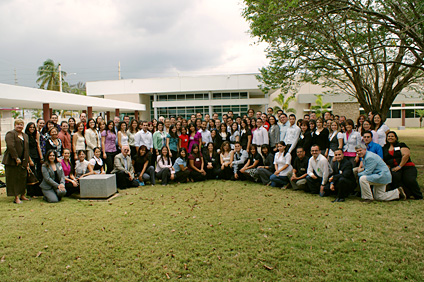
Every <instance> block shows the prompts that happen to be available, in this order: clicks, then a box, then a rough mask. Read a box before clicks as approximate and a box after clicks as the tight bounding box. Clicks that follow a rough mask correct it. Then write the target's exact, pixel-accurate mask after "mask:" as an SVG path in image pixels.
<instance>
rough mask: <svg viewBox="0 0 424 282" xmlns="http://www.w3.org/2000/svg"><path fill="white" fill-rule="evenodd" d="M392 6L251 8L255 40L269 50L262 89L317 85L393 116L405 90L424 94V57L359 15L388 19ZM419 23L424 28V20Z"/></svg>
mask: <svg viewBox="0 0 424 282" xmlns="http://www.w3.org/2000/svg"><path fill="white" fill-rule="evenodd" d="M385 1H386V0H384V1H383V0H374V1H371V0H370V1H359V0H358V1H343V0H342V1H333V0H326V1H318V0H315V1H314V0H312V1H306V0H304V1H301V0H299V1H279V0H270V1H261V0H245V1H244V2H245V4H246V7H245V9H244V13H243V15H244V17H245V18H246V20H247V21H248V22H249V23H250V30H251V34H252V36H254V37H256V38H257V39H258V40H259V41H262V42H266V43H268V48H267V57H268V59H269V61H270V63H269V65H268V66H267V67H264V68H262V69H261V75H260V76H259V79H260V80H261V81H262V83H263V85H262V88H263V89H264V90H267V89H272V88H280V87H281V88H283V89H288V88H292V87H294V86H295V85H296V83H299V82H310V83H313V84H320V85H322V86H324V87H329V88H330V89H332V90H333V91H332V92H333V93H345V94H348V95H350V96H352V97H354V98H355V99H356V100H358V102H359V103H360V104H361V106H362V107H363V108H364V109H365V111H366V112H368V111H371V110H377V111H379V112H381V113H387V112H388V110H389V108H390V106H391V105H392V103H393V101H394V99H395V98H396V96H397V95H398V94H399V93H400V92H401V91H402V90H404V89H407V88H409V87H412V86H414V87H417V86H421V87H422V85H423V84H420V83H421V81H422V78H423V71H422V69H423V60H422V57H423V56H424V55H423V52H422V50H421V49H419V46H418V45H417V44H415V43H414V41H413V40H411V38H410V37H408V34H407V33H400V32H399V33H396V32H395V31H393V30H392V29H393V28H390V27H388V26H387V25H383V24H381V23H379V22H377V20H376V19H374V18H372V16H371V12H370V13H368V14H364V12H363V13H361V12H360V9H359V8H358V9H356V10H355V9H354V7H353V6H355V5H356V6H358V7H359V6H361V7H362V5H366V4H363V3H367V6H366V7H364V9H367V10H369V11H374V12H378V13H380V14H384V13H387V12H388V9H386V8H385V7H386V6H385V4H384V3H385ZM389 2H390V1H389ZM402 2H405V1H402ZM410 2H411V3H412V4H411V5H419V6H421V7H422V1H418V0H415V1H410ZM402 5H403V4H402ZM364 15H369V16H368V17H367V16H364ZM416 17H419V18H420V21H419V23H420V24H421V23H422V22H423V21H424V13H423V14H419V15H416ZM383 118H384V117H383Z"/></svg>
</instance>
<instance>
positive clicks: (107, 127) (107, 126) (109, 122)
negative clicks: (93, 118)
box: [106, 120, 115, 134]
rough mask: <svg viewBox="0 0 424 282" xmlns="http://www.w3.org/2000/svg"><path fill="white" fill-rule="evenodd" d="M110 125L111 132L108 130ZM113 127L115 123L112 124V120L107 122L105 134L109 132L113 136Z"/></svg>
mask: <svg viewBox="0 0 424 282" xmlns="http://www.w3.org/2000/svg"><path fill="white" fill-rule="evenodd" d="M111 123H112V130H110V129H109V124H111ZM114 127H115V123H114V122H113V120H109V121H108V122H107V123H106V133H108V132H111V133H113V134H115V130H114V129H113V128H114Z"/></svg>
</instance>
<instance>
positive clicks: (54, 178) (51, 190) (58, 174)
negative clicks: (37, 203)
mask: <svg viewBox="0 0 424 282" xmlns="http://www.w3.org/2000/svg"><path fill="white" fill-rule="evenodd" d="M46 157H47V158H46V159H47V160H46V162H45V163H44V164H43V166H42V167H41V171H42V172H43V182H41V184H40V187H41V191H42V192H43V195H44V200H46V201H47V202H49V203H57V202H59V201H60V200H61V199H62V197H63V196H65V195H66V189H65V174H64V173H63V169H62V165H61V164H60V163H59V162H58V160H57V154H56V151H55V150H49V151H47V154H46Z"/></svg>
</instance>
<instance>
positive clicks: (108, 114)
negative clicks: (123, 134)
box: [106, 111, 110, 123]
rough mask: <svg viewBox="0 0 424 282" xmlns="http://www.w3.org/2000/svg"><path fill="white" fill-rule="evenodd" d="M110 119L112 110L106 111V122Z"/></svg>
mask: <svg viewBox="0 0 424 282" xmlns="http://www.w3.org/2000/svg"><path fill="white" fill-rule="evenodd" d="M109 120H110V112H109V111H107V112H106V123H107V122H108V121H109Z"/></svg>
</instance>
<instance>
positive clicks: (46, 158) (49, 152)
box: [44, 149, 58, 167]
mask: <svg viewBox="0 0 424 282" xmlns="http://www.w3.org/2000/svg"><path fill="white" fill-rule="evenodd" d="M51 153H53V154H54V163H55V164H57V163H58V161H57V152H56V150H54V149H50V150H48V151H47V152H46V157H45V160H46V162H45V163H44V165H45V166H47V167H48V166H49V164H50V161H49V156H50V154H51Z"/></svg>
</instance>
